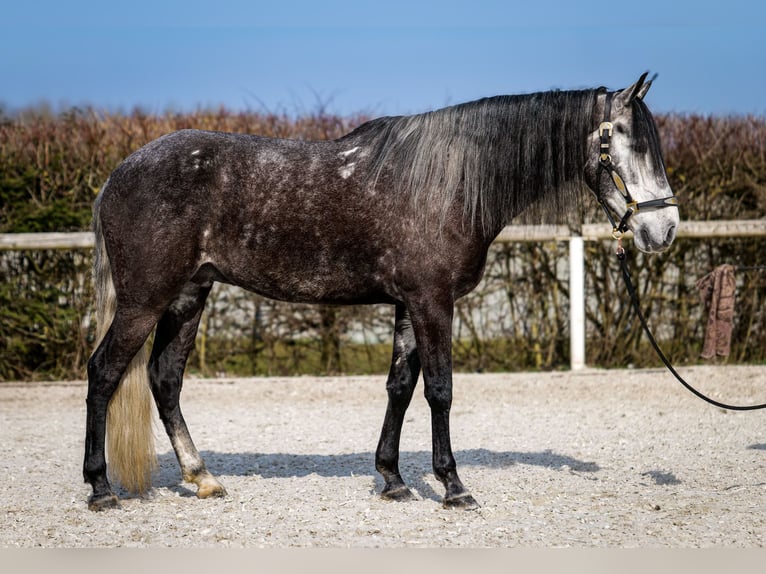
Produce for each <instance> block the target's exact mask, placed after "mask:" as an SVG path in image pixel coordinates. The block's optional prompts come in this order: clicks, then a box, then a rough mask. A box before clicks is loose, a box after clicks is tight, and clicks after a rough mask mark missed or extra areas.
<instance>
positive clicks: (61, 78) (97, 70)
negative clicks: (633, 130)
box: [0, 0, 766, 115]
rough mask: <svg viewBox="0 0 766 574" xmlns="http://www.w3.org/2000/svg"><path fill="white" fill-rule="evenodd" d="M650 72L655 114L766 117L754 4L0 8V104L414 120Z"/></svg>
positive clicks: (233, 1) (763, 56) (431, 2)
mask: <svg viewBox="0 0 766 574" xmlns="http://www.w3.org/2000/svg"><path fill="white" fill-rule="evenodd" d="M645 70H651V71H652V72H657V73H659V78H658V80H657V82H656V83H655V85H654V87H653V89H652V91H651V92H650V95H649V96H648V97H647V101H648V102H649V103H650V105H651V107H652V109H654V110H656V111H662V112H673V111H675V112H682V113H701V114H731V113H735V114H758V115H766V2H763V1H762V0H727V1H725V2H721V1H717V2H711V1H709V0H694V1H692V0H688V1H683V2H681V1H679V2H674V1H672V0H664V1H658V0H643V1H633V2H625V1H624V0H603V1H602V2H579V1H574V0H569V1H567V0H532V1H530V0H525V1H522V2H517V1H513V0H505V1H501V0H469V1H455V0H426V1H421V2H418V1H416V0H386V1H381V0H378V1H376V2H363V1H356V2H351V1H347V0H316V1H313V2H312V1H308V0H295V1H291V0H270V1H258V0H251V1H246V0H215V1H212V2H206V1H202V0H184V1H178V0H170V1H166V2H163V1H161V0H154V1H152V2H149V1H146V0H131V1H129V2H127V1H124V2H109V1H108V0H98V1H93V0H68V1H52V0H48V1H37V2H36V1H34V0H26V1H25V2H23V3H22V2H21V1H18V0H16V1H14V0H2V9H1V10H0V104H1V105H3V106H4V107H5V108H6V109H11V110H13V109H18V108H21V107H25V106H28V105H35V104H38V103H40V102H47V103H49V104H51V105H53V106H54V107H57V108H59V107H63V106H68V105H92V106H94V107H96V108H104V109H110V110H124V111H130V110H132V109H133V108H134V107H136V106H138V107H141V108H143V109H145V110H146V111H149V112H158V113H159V112H163V111H165V110H167V109H173V110H180V111H183V110H189V109H195V108H199V107H211V106H218V105H225V106H226V107H228V108H231V109H234V110H240V109H246V110H248V109H249V110H268V111H276V112H287V113H290V114H300V113H307V112H312V111H315V110H317V109H318V107H319V106H320V105H323V106H324V107H325V108H326V109H327V111H330V112H333V113H339V114H342V115H347V114H352V113H356V112H360V113H366V114H371V115H384V114H401V113H416V112H421V111H425V110H428V109H434V108H437V107H441V106H444V105H448V104H454V103H458V102H462V101H468V100H472V99H476V98H480V97H483V96H489V95H496V94H510V93H524V92H532V91H538V90H547V89H551V88H560V89H575V88H583V87H596V86H600V85H605V86H607V87H609V88H614V89H617V88H621V87H624V86H626V85H628V84H630V83H631V82H633V81H634V80H635V79H636V78H637V77H638V76H639V75H640V74H641V72H643V71H645Z"/></svg>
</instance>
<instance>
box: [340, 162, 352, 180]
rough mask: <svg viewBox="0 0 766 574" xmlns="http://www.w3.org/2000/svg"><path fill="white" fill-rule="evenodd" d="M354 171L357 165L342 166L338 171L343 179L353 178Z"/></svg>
mask: <svg viewBox="0 0 766 574" xmlns="http://www.w3.org/2000/svg"><path fill="white" fill-rule="evenodd" d="M354 169H356V163H350V164H348V165H344V166H342V167H341V168H340V169H339V170H338V173H339V174H340V176H341V177H342V178H343V179H348V178H349V177H351V174H353V173H354Z"/></svg>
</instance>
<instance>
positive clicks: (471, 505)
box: [442, 492, 481, 510]
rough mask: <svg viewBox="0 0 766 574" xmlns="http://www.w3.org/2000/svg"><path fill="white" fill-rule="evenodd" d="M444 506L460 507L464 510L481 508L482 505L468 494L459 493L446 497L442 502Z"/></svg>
mask: <svg viewBox="0 0 766 574" xmlns="http://www.w3.org/2000/svg"><path fill="white" fill-rule="evenodd" d="M442 504H443V505H444V508H460V509H462V510H476V509H477V508H481V505H480V504H479V503H478V502H476V499H475V498H474V497H473V496H471V495H470V494H468V493H467V492H466V493H465V494H459V495H457V496H452V497H450V498H445V499H444V502H442Z"/></svg>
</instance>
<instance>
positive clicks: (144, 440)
mask: <svg viewBox="0 0 766 574" xmlns="http://www.w3.org/2000/svg"><path fill="white" fill-rule="evenodd" d="M99 199H100V197H99ZM99 205H100V201H98V200H97V201H96V207H95V210H94V217H93V221H94V231H95V235H96V245H95V253H94V263H93V279H94V283H95V291H96V293H95V304H96V321H97V330H96V340H97V343H96V348H98V345H99V344H101V341H102V339H103V338H104V337H105V336H106V333H107V332H108V330H109V327H110V326H111V324H112V320H113V319H114V314H115V308H116V297H115V291H114V283H113V281H112V269H111V265H110V263H109V256H108V254H107V252H106V246H105V245H104V236H103V232H102V230H101V221H100V216H99ZM148 363H149V352H148V348H147V345H146V344H145V345H144V346H143V347H141V350H140V351H139V352H138V353H137V354H136V356H135V357H134V358H133V360H132V361H131V363H130V365H129V366H128V368H127V370H126V371H125V374H124V375H123V378H122V380H121V381H120V384H119V386H118V387H117V390H116V391H115V393H114V395H113V396H112V399H111V401H110V403H109V408H108V410H107V417H106V427H107V430H106V442H107V444H106V452H107V464H108V468H109V475H110V478H111V479H112V480H115V481H117V482H119V483H120V484H121V485H122V486H123V487H124V488H126V489H127V490H128V491H129V492H131V493H134V494H140V493H144V492H146V491H147V490H149V488H150V487H151V484H152V474H153V473H154V471H155V469H156V468H157V454H156V451H155V448H154V429H153V426H152V403H153V400H152V394H151V389H150V387H149V373H148V371H147V365H148Z"/></svg>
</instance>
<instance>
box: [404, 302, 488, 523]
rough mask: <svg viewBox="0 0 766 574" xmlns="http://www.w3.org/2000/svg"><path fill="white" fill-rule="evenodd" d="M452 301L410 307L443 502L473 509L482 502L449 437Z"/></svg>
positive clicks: (434, 460)
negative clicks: (466, 482)
mask: <svg viewBox="0 0 766 574" xmlns="http://www.w3.org/2000/svg"><path fill="white" fill-rule="evenodd" d="M453 304H454V301H453V300H452V298H451V297H448V296H443V297H441V298H439V297H438V296H437V297H435V296H431V297H424V298H423V299H422V300H420V301H419V302H418V303H416V304H413V305H411V306H410V307H409V311H410V315H411V317H412V324H413V328H414V332H415V339H416V341H417V347H418V356H419V357H420V362H421V364H422V368H423V379H424V383H425V396H426V400H427V401H428V405H429V407H430V408H431V433H432V443H433V468H434V474H435V475H436V478H438V479H439V481H441V483H442V484H443V485H444V487H445V488H446V494H445V496H444V501H443V502H444V506H447V507H458V508H465V509H474V508H478V506H479V504H478V503H477V502H476V500H474V498H473V496H471V495H470V494H469V492H468V491H467V490H466V488H465V487H464V486H463V483H462V481H461V480H460V478H459V477H458V474H457V464H456V462H455V457H454V456H453V454H452V444H451V440H450V426H449V416H450V409H451V407H452V314H453Z"/></svg>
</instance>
